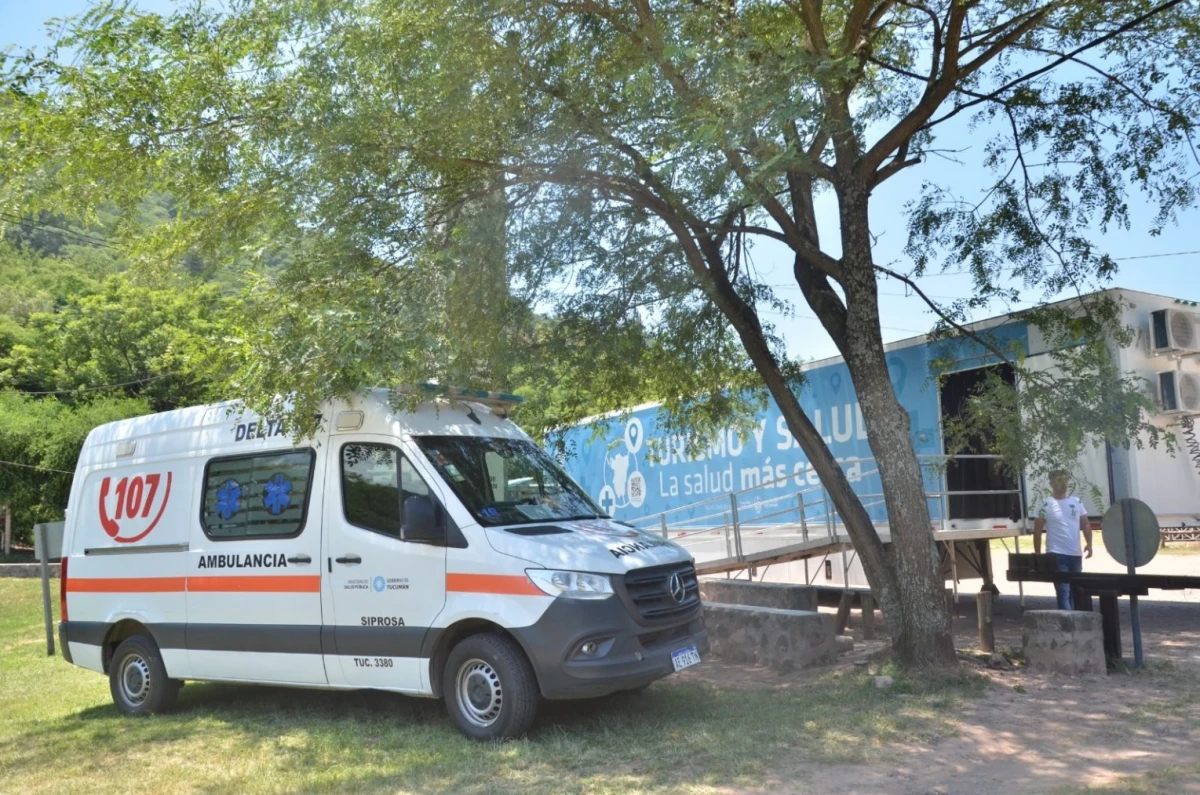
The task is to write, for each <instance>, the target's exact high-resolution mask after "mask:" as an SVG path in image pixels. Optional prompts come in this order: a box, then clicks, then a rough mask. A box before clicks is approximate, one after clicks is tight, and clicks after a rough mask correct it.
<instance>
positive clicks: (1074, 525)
mask: <svg viewBox="0 0 1200 795" xmlns="http://www.w3.org/2000/svg"><path fill="white" fill-rule="evenodd" d="M1070 483H1071V478H1070V475H1069V474H1067V473H1066V472H1064V471H1063V470H1061V469H1058V470H1055V471H1054V472H1051V473H1050V489H1051V491H1052V492H1053V494H1052V495H1051V496H1049V497H1047V498H1046V502H1044V503H1043V504H1042V513H1041V515H1040V516H1039V517H1038V518H1037V519H1035V520H1034V522H1033V551H1034V552H1037V553H1040V552H1041V551H1042V533H1043V532H1045V533H1046V551H1047V552H1053V553H1054V554H1055V555H1057V556H1058V571H1061V572H1071V573H1076V574H1077V573H1079V572H1081V571H1083V558H1084V557H1085V556H1086V557H1089V558H1090V557H1091V556H1092V525H1091V523H1090V522H1089V521H1088V515H1087V508H1085V507H1084V505H1083V501H1082V500H1080V499H1079V498H1078V497H1076V496H1074V495H1068V494H1067V488H1068V487H1069V486H1070ZM1080 533H1083V537H1084V540H1085V542H1086V544H1085V546H1084V548H1083V550H1082V551H1081V550H1080V548H1079V534H1080ZM1054 591H1055V593H1057V595H1058V609H1059V610H1071V609H1072V606H1071V586H1070V585H1068V584H1067V583H1065V582H1060V583H1055V584H1054Z"/></svg>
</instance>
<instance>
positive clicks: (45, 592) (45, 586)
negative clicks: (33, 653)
mask: <svg viewBox="0 0 1200 795" xmlns="http://www.w3.org/2000/svg"><path fill="white" fill-rule="evenodd" d="M37 530H38V536H39V537H40V538H41V542H42V554H41V555H39V556H38V557H40V558H41V564H42V613H43V614H44V615H45V617H46V656H47V657H53V656H54V615H53V610H52V609H51V608H50V564H49V563H47V562H46V560H47V558H49V557H50V546H49V544H48V543H47V541H48V539H47V538H46V524H45V523H44V522H43V523H42V524H39V525H38V526H37ZM59 576H60V577H61V576H62V574H61V572H60V573H59Z"/></svg>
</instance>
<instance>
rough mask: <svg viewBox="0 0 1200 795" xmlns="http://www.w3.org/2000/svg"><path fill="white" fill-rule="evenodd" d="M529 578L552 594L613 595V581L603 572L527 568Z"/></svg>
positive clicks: (574, 595) (578, 595)
mask: <svg viewBox="0 0 1200 795" xmlns="http://www.w3.org/2000/svg"><path fill="white" fill-rule="evenodd" d="M525 573H526V574H528V575H529V579H530V580H531V581H532V582H533V584H534V585H536V586H537V587H538V588H541V589H542V590H543V591H545V592H546V593H547V594H549V595H550V596H565V597H566V598H568V599H607V598H608V597H610V596H612V593H613V587H612V581H611V580H609V579H608V577H606V576H604V575H603V574H587V573H586V572H582V571H555V570H554V569H526V571H525Z"/></svg>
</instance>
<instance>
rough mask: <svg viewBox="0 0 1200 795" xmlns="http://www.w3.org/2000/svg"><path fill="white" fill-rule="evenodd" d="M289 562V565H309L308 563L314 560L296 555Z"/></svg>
mask: <svg viewBox="0 0 1200 795" xmlns="http://www.w3.org/2000/svg"><path fill="white" fill-rule="evenodd" d="M287 562H288V563H300V564H307V563H312V558H310V557H309V556H308V555H295V556H293V557H290V558H288V559H287Z"/></svg>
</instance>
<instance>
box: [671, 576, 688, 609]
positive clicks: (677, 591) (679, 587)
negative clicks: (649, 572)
mask: <svg viewBox="0 0 1200 795" xmlns="http://www.w3.org/2000/svg"><path fill="white" fill-rule="evenodd" d="M667 591H668V592H669V593H670V594H671V598H672V599H674V600H675V604H683V595H684V590H683V578H682V577H680V576H679V575H678V574H672V575H671V579H669V580H667Z"/></svg>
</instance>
